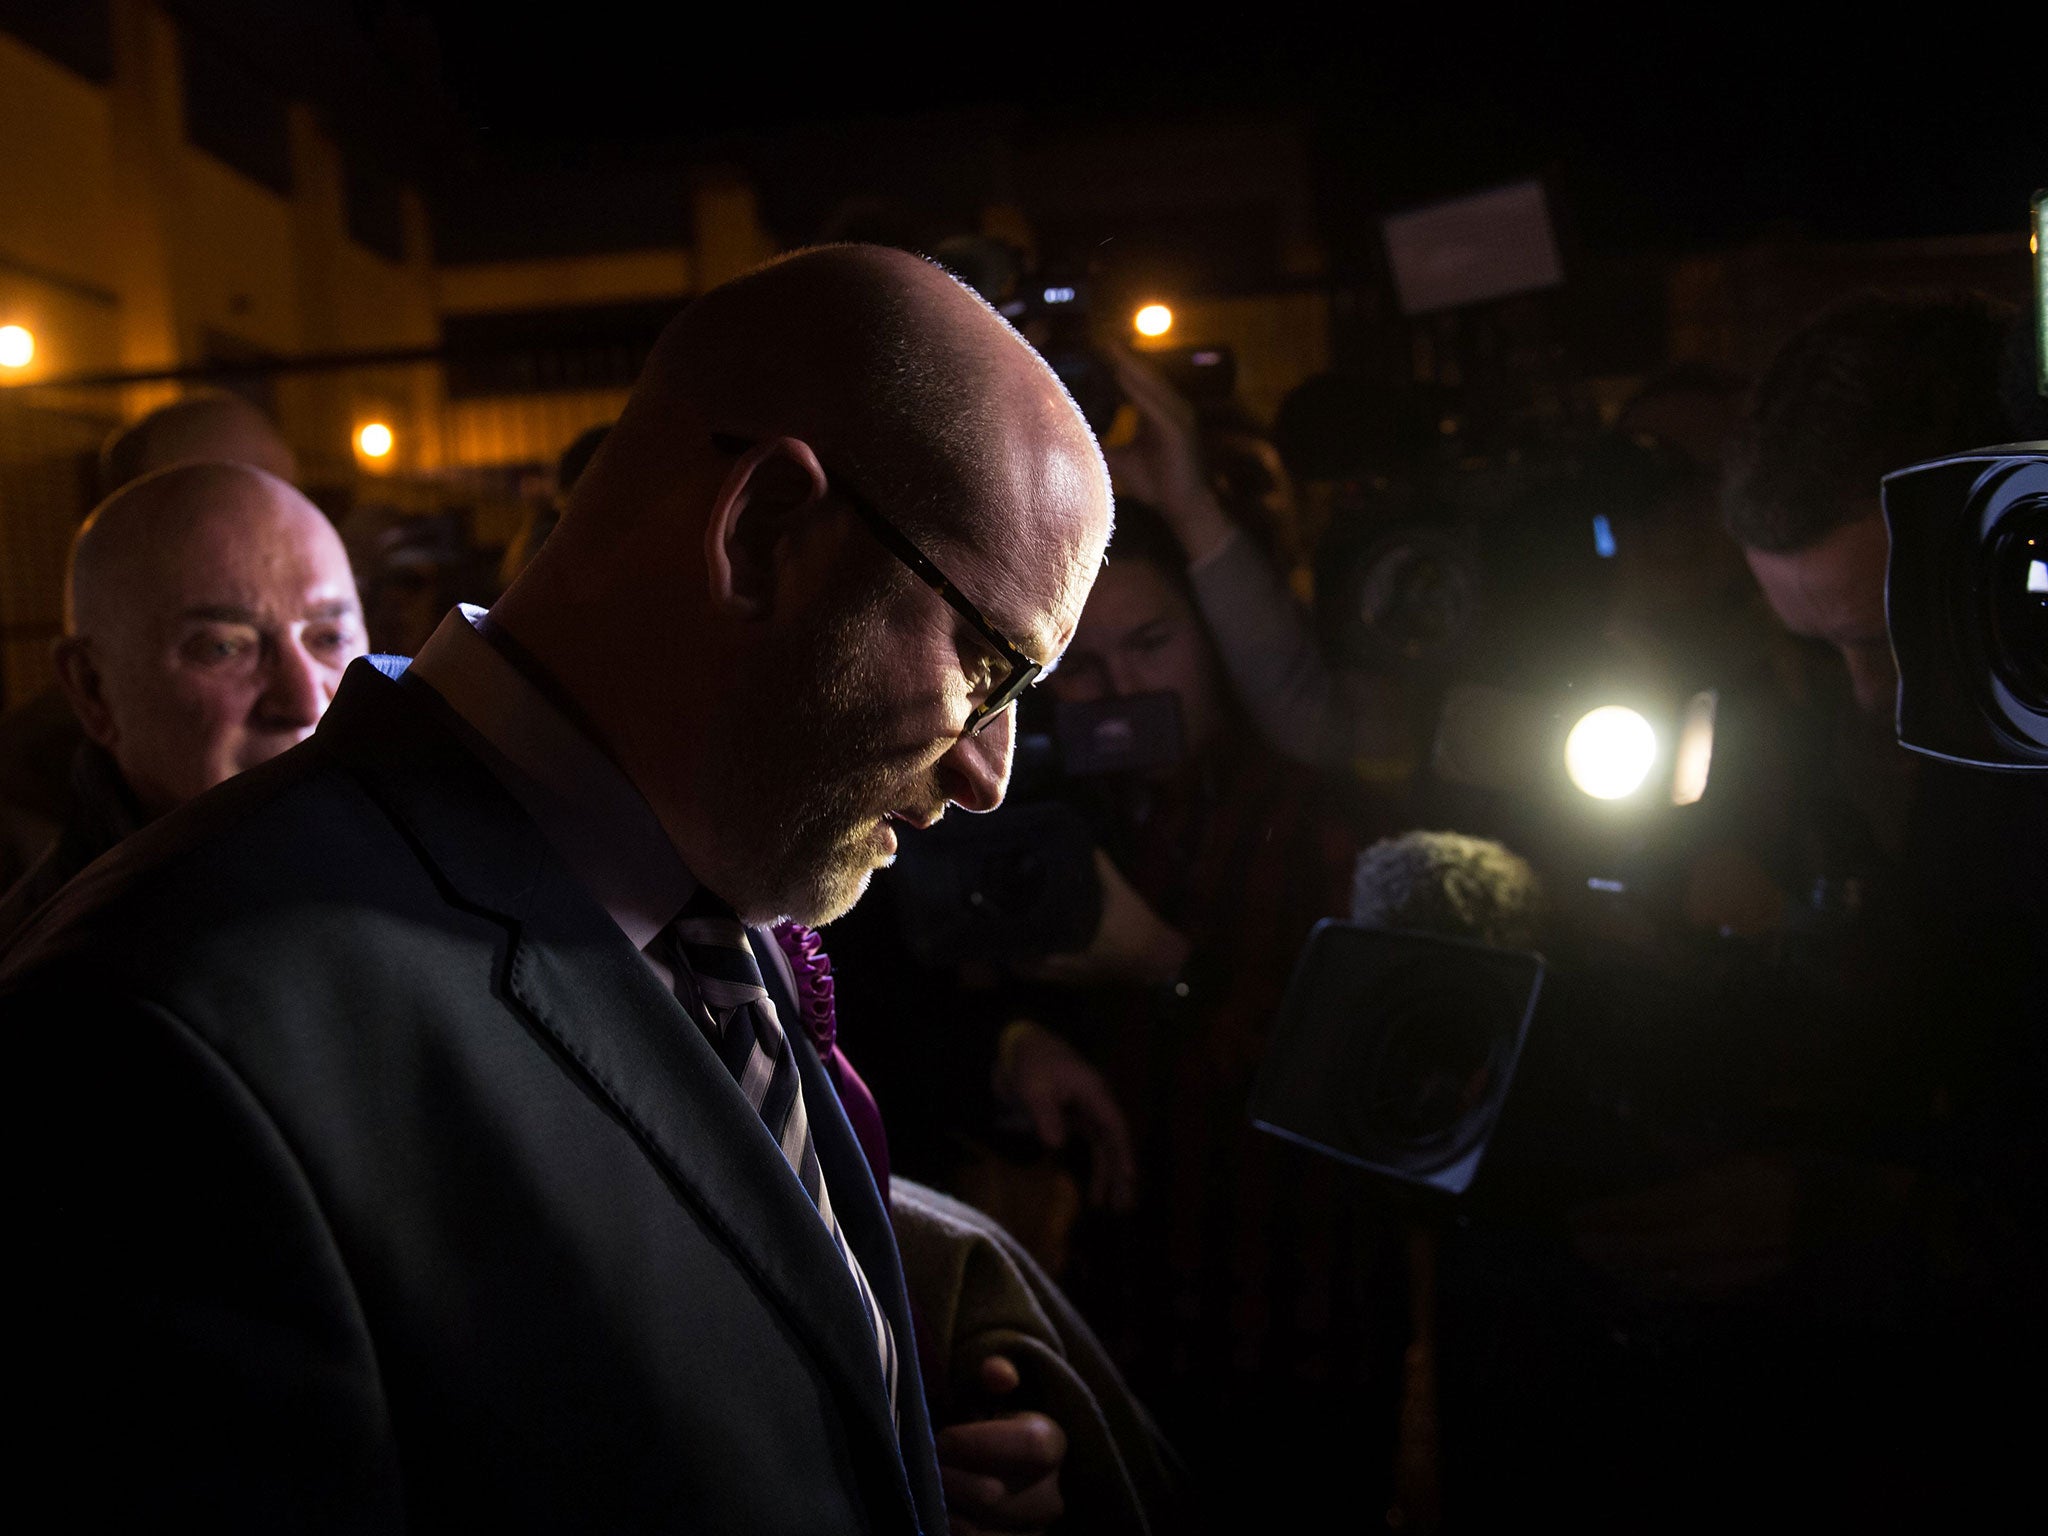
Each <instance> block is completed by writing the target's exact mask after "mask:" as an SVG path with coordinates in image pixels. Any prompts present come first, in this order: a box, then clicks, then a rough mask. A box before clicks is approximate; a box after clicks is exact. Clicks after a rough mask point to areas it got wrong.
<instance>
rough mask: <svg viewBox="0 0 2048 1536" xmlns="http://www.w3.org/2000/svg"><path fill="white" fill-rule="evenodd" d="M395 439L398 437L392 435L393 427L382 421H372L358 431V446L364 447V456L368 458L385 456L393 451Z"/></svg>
mask: <svg viewBox="0 0 2048 1536" xmlns="http://www.w3.org/2000/svg"><path fill="white" fill-rule="evenodd" d="M394 441H396V439H394V438H393V437H392V435H391V429H390V428H389V427H387V426H385V425H384V423H383V422H381V421H373V422H370V423H369V424H368V425H366V426H365V427H363V429H362V430H361V431H359V432H357V433H356V446H357V447H358V448H360V449H362V451H363V457H364V458H366V459H381V458H383V457H384V456H385V455H386V454H388V453H389V452H391V445H392V443H393V442H394Z"/></svg>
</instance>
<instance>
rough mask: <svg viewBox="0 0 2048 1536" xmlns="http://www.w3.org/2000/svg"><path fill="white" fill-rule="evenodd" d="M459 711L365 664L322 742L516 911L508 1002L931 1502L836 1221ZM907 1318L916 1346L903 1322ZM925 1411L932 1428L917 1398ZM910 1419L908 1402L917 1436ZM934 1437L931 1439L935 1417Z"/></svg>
mask: <svg viewBox="0 0 2048 1536" xmlns="http://www.w3.org/2000/svg"><path fill="white" fill-rule="evenodd" d="M446 715H447V711H446V706H445V705H442V704H441V703H440V701H439V699H438V698H437V697H436V696H435V695H433V694H432V693H431V691H429V690H425V689H421V688H416V687H411V686H407V685H404V684H399V683H395V682H391V681H389V680H388V679H386V678H384V677H381V676H379V675H377V673H376V672H374V671H372V670H371V669H370V668H369V667H367V666H366V665H363V664H357V665H355V666H352V667H351V668H350V671H349V675H348V677H347V678H346V679H345V680H344V682H343V685H342V688H341V690H340V692H339V693H338V694H337V696H336V698H335V701H334V705H333V706H332V708H330V710H329V711H328V714H327V717H326V719H325V720H324V721H323V723H322V725H321V727H320V732H319V740H320V741H321V742H322V743H323V744H324V746H325V747H326V749H327V750H330V751H333V752H334V753H335V754H336V755H337V756H338V757H339V758H341V759H342V760H343V761H345V762H346V763H347V764H348V766H349V767H351V768H352V769H354V770H355V771H356V772H357V774H358V776H359V778H361V780H362V781H363V782H364V784H365V786H366V787H367V788H368V789H369V790H370V792H371V793H372V794H373V795H374V796H375V797H376V798H377V799H378V801H379V802H380V803H381V804H382V805H383V806H384V808H385V810H386V811H387V813H389V814H390V815H392V816H393V818H394V819H395V820H397V821H398V822H399V824H400V825H401V826H402V827H404V828H405V829H406V830H407V832H408V833H409V834H410V836H411V837H412V838H413V840H414V841H415V843H416V844H417V846H418V847H419V848H420V850H421V852H422V854H423V855H424V857H425V858H426V859H427V860H428V861H430V862H431V863H432V864H433V865H435V866H436V867H437V868H438V870H439V871H440V873H441V875H442V877H443V878H444V880H445V881H446V883H447V884H448V886H450V887H451V888H452V889H453V891H454V892H455V893H456V895H457V896H458V897H459V898H460V899H461V900H462V901H464V902H465V903H467V904H472V905H474V906H475V907H478V908H481V909H483V910H485V911H488V912H491V913H494V914H495V915H497V916H499V917H501V918H503V919H504V920H505V921H506V922H507V924H508V925H509V927H510V929H511V934H512V947H511V953H510V959H509V963H508V965H507V969H506V982H505V984H506V988H507V990H508V992H509V994H510V1000H511V1001H512V1002H513V1003H514V1004H515V1005H516V1006H517V1007H518V1008H519V1009H520V1010H521V1011H522V1012H524V1013H525V1014H526V1015H527V1016H528V1017H529V1018H531V1019H532V1021H533V1022H534V1023H535V1024H536V1025H538V1026H539V1027H540V1028H541V1029H543V1030H545V1031H546V1032H547V1034H548V1035H549V1036H551V1037H552V1038H553V1040H554V1041H555V1042H556V1044H558V1045H559V1046H560V1048H561V1049H562V1051H563V1052H564V1053H565V1054H566V1056H567V1058H568V1060H570V1061H572V1062H574V1063H575V1064H576V1067H577V1069H578V1070H580V1072H581V1073H582V1074H583V1076H584V1077H585V1078H586V1080H587V1081H588V1082H589V1083H590V1085H591V1086H592V1087H594V1088H595V1089H596V1090H597V1091H598V1092H599V1093H600V1094H601V1095H602V1096H603V1098H604V1099H605V1100H606V1101H607V1102H609V1104H610V1105H611V1106H612V1108H613V1110H614V1111H615V1112H616V1113H617V1114H618V1115H619V1116H620V1118H621V1119H622V1120H623V1121H624V1123H625V1124H626V1125H627V1126H628V1127H629V1128H630V1129H631V1130H632V1132H633V1134H634V1135H635V1137H636V1138H637V1139H638V1141H639V1142H640V1145H641V1147H642V1149H643V1150H644V1151H645V1152H646V1154H647V1156H648V1157H649V1158H650V1159H652V1160H653V1162H654V1163H655V1165H656V1166H657V1167H658V1168H659V1169H660V1171H661V1172H662V1174H663V1175H664V1177H665V1178H666V1179H667V1181H668V1182H669V1183H670V1185H671V1186H672V1187H673V1188H674V1189H675V1190H676V1191H677V1193H678V1194H679V1195H680V1196H681V1198H682V1199H684V1200H685V1201H686V1202H687V1203H688V1204H689V1205H690V1206H691V1207H692V1208H693V1209H694V1210H695V1211H696V1213H697V1214H698V1216H699V1217H700V1218H701V1219H702V1220H703V1221H704V1222H705V1223H706V1225H707V1226H709V1227H710V1228H711V1229H712V1230H713V1231H714V1232H716V1233H717V1234H718V1236H719V1238H720V1239H721V1240H722V1242H723V1243H724V1244H725V1246H726V1247H727V1248H728V1249H729V1251H730V1252H731V1253H732V1254H733V1256H734V1257H735V1259H736V1260H737V1261H738V1262H739V1263H740V1264H741V1265H742V1266H743V1267H744V1268H745V1269H746V1270H747V1271H748V1272H749V1273H750V1274H751V1275H752V1276H753V1278H754V1280H755V1282H756V1283H757V1284H758V1285H759V1286H760V1287H761V1289H762V1290H763V1292H764V1293H765V1294H766V1295H767V1297H768V1298H769V1300H770V1301H771V1303H772V1304H773V1305H774V1306H775V1307H776V1308H777V1310H778V1311H779V1312H781V1313H782V1314H783V1316H784V1317H785V1319H786V1321H787V1322H788V1323H789V1325H790V1326H791V1328H792V1329H793V1330H794V1331H795V1332H796V1333H797V1334H798V1335H799V1336H800V1337H802V1338H804V1339H805V1340H806V1341H807V1342H808V1343H809V1344H810V1346H811V1348H812V1349H813V1350H814V1351H815V1353H816V1354H817V1356H818V1357H819V1359H820V1360H821V1361H822V1362H823V1363H824V1364H825V1366H826V1367H827V1368H828V1370H829V1372H830V1374H831V1375H832V1376H833V1377H834V1378H835V1380H836V1381H837V1384H838V1386H839V1388H840V1392H841V1396H842V1397H843V1399H844V1400H845V1403H846V1408H847V1415H848V1418H849V1420H850V1421H851V1422H853V1423H854V1424H856V1425H858V1426H859V1427H860V1430H861V1431H862V1432H863V1433H864V1434H865V1436H866V1438H867V1439H868V1440H869V1441H870V1450H871V1451H872V1452H873V1453H874V1454H875V1455H878V1456H880V1457H883V1458H885V1461H886V1465H887V1466H888V1467H890V1468H894V1469H895V1472H894V1477H893V1479H891V1478H887V1477H885V1478H883V1479H880V1480H879V1481H883V1482H891V1483H892V1484H893V1486H894V1487H895V1489H896V1491H897V1493H898V1495H899V1496H900V1498H901V1499H902V1500H903V1503H904V1505H905V1510H904V1513H905V1514H906V1515H914V1514H915V1513H916V1506H917V1505H919V1504H924V1505H925V1507H926V1508H928V1509H929V1508H935V1507H936V1506H935V1505H932V1504H929V1503H928V1502H927V1501H926V1500H924V1499H921V1498H920V1499H914V1498H913V1496H912V1494H911V1491H910V1488H909V1487H908V1486H907V1484H906V1483H905V1481H904V1476H903V1471H902V1457H901V1456H900V1454H899V1452H898V1450H897V1442H896V1433H895V1428H894V1426H893V1425H892V1424H891V1423H890V1422H889V1414H888V1402H887V1397H886V1394H885V1393H884V1391H883V1387H882V1380H881V1371H880V1367H879V1364H878V1362H877V1360H876V1358H875V1348H874V1335H873V1333H872V1331H871V1330H870V1328H869V1325H868V1320H867V1317H866V1315H865V1313H864V1312H863V1311H862V1308H861V1304H860V1301H859V1299H858V1297H857V1296H856V1295H855V1293H854V1289H853V1286H852V1284H851V1283H850V1281H849V1280H848V1279H847V1277H846V1268H845V1265H844V1264H843V1263H841V1261H840V1258H839V1255H838V1253H837V1252H836V1251H835V1250H834V1248H833V1246H832V1242H831V1239H830V1237H829V1236H827V1234H826V1232H825V1228H824V1224H823V1223H822V1222H820V1221H819V1220H818V1214H817V1211H816V1209H815V1208H814V1207H813V1206H812V1205H811V1203H810V1200H809V1198H808V1197H807V1196H806V1195H805V1194H804V1192H803V1189H802V1187H801V1186H800V1185H799V1184H798V1183H797V1182H796V1180H795V1178H794V1177H792V1175H791V1173H790V1170H789V1166H788V1164H787V1163H785V1162H784V1161H783V1158H782V1154H781V1152H780V1150H779V1149H778V1148H777V1147H776V1145H775V1142H774V1140H773V1138H772V1137H771V1136H770V1135H769V1134H768V1130H767V1127H766V1126H765V1125H763V1124H762V1122H761V1118H760V1116H759V1115H758V1114H756V1113H755V1112H754V1111H753V1110H752V1109H751V1107H750V1106H749V1105H748V1104H747V1102H746V1100H745V1098H744V1097H742V1096H741V1095H740V1094H739V1093H738V1092H737V1091H736V1088H735V1085H734V1084H733V1081H732V1078H731V1075H730V1074H729V1073H728V1072H727V1071H726V1069H725V1066H724V1064H723V1063H722V1062H720V1061H719V1059H718V1057H717V1056H716V1054H715V1053H714V1052H713V1051H712V1049H711V1046H710V1044H709V1042H707V1041H706V1040H705V1039H704V1036H703V1034H702V1032H701V1031H700V1030H699V1029H698V1028H697V1026H696V1025H695V1023H694V1022H693V1021H692V1020H691V1019H690V1018H689V1017H688V1015H686V1014H685V1013H684V1012H683V1009H682V1006H681V1004H679V1003H678V1002H677V1001H676V999H675V998H674V996H673V995H671V994H670V993H669V992H668V990H667V989H666V988H664V987H663V986H662V985H661V983H660V981H659V979H658V978H657V977H656V976H655V974H654V973H653V971H652V970H650V969H649V968H648V966H647V964H646V962H645V960H643V959H642V957H641V956H640V955H639V954H637V953H636V952H635V951H634V950H633V948H632V946H631V945H630V944H629V943H628V942H627V940H626V938H625V936H624V935H623V934H621V933H620V932H619V930H618V927H617V926H616V925H615V924H614V923H613V922H612V920H611V918H610V917H609V916H608V915H607V914H606V913H605V911H604V910H603V908H602V907H600V906H599V905H598V904H597V902H596V901H595V900H594V899H592V898H591V897H590V896H589V895H587V894H586V893H585V892H584V891H583V890H582V889H581V887H580V886H578V885H577V884H576V883H575V881H574V880H573V879H572V878H571V876H570V875H569V873H568V871H567V869H566V868H564V867H563V866H562V864H561V863H560V861H559V860H558V859H557V858H556V857H555V855H554V853H553V851H552V850H551V849H550V848H549V847H548V845H547V842H546V839H545V838H544V837H543V836H542V835H541V833H540V830H539V828H537V827H536V826H535V825H534V824H533V821H532V819H531V818H530V817H528V816H527V814H526V813H525V811H524V810H523V809H521V808H520V806H519V805H518V803H517V802H516V801H514V800H513V799H512V797H511V796H510V795H509V794H508V793H507V792H506V791H505V790H504V789H503V788H502V787H501V786H500V785H499V784H498V783H497V781H496V780H495V779H493V778H492V777H491V776H490V775H489V773H488V772H487V771H485V769H484V768H483V767H482V765H481V764H480V763H479V762H478V761H477V760H476V759H475V758H474V757H473V756H472V755H471V754H470V753H469V752H467V751H466V750H465V749H464V748H463V747H462V746H461V745H460V743H459V740H458V738H457V736H456V734H455V729H454V727H453V725H452V724H451V723H450V721H449V719H447V718H444V717H446ZM797 1034H798V1035H799V1036H800V1034H801V1031H798V1032H797ZM797 1059H798V1063H799V1070H800V1071H801V1072H802V1074H803V1082H804V1092H805V1098H806V1102H807V1104H808V1105H809V1106H811V1112H812V1116H813V1121H814V1123H815V1122H817V1121H820V1120H823V1121H827V1122H829V1123H830V1126H831V1129H830V1131H829V1132H827V1133H826V1134H824V1135H821V1136H820V1137H819V1156H820V1159H821V1160H822V1161H824V1162H825V1166H826V1168H827V1177H828V1178H830V1179H832V1180H833V1181H834V1182H833V1188H834V1190H835V1192H836V1191H837V1190H838V1189H839V1188H840V1187H841V1183H842V1182H843V1181H846V1180H849V1179H851V1178H853V1177H854V1176H855V1175H856V1173H858V1172H859V1170H854V1169H850V1168H849V1167H848V1166H847V1152H848V1149H849V1148H853V1149H854V1160H855V1161H856V1162H857V1161H858V1160H859V1159H858V1151H857V1148H854V1144H853V1140H852V1131H851V1129H850V1128H849V1127H848V1126H847V1124H846V1120H845V1116H844V1115H843V1114H842V1113H841V1112H840V1111H839V1109H838V1101H837V1097H836V1096H835V1095H834V1094H833V1093H832V1091H831V1088H830V1087H829V1085H827V1084H826V1082H825V1079H824V1073H823V1071H822V1069H821V1068H820V1067H819V1065H818V1062H817V1058H816V1056H815V1055H814V1054H813V1053H811V1052H810V1050H809V1049H808V1043H807V1042H806V1043H805V1044H804V1045H802V1046H800V1047H799V1050H798V1058H797ZM827 1105H829V1106H830V1109H829V1111H827V1110H826V1108H825V1107H826V1106H827ZM828 1143H829V1144H830V1146H831V1152H830V1153H829V1155H828V1153H827V1150H826V1147H827V1144H828ZM861 1176H863V1177H864V1173H863V1174H861ZM850 1203H851V1204H852V1205H854V1206H857V1207H859V1208H860V1217H861V1221H860V1227H859V1229H858V1230H857V1231H856V1229H855V1228H853V1227H851V1226H849V1227H848V1229H847V1235H848V1240H849V1241H850V1242H853V1243H855V1244H856V1251H857V1252H858V1253H859V1254H860V1257H861V1261H862V1263H863V1264H866V1263H868V1262H869V1255H870V1253H871V1252H874V1251H875V1249H876V1244H875V1242H874V1236H875V1234H874V1231H873V1226H874V1220H875V1217H876V1213H877V1212H878V1210H879V1206H880V1201H879V1199H878V1198H877V1197H876V1196H875V1194H874V1191H873V1185H872V1183H869V1184H868V1185H867V1190H866V1198H865V1199H857V1200H854V1201H852V1202H850ZM882 1251H883V1252H885V1253H886V1255H887V1260H886V1263H884V1261H883V1258H882V1254H881V1253H877V1255H876V1260H875V1262H876V1265H877V1268H876V1269H875V1270H870V1275H871V1276H872V1277H874V1278H875V1279H876V1280H877V1281H878V1282H881V1283H885V1284H886V1285H887V1288H888V1295H889V1301H888V1302H887V1303H885V1305H886V1306H888V1307H889V1309H890V1317H891V1323H892V1325H897V1319H898V1316H899V1315H901V1314H903V1311H904V1309H903V1307H902V1303H901V1295H902V1279H901V1272H900V1269H899V1268H898V1266H897V1265H896V1263H895V1253H894V1247H893V1243H885V1244H884V1245H883V1249H882ZM884 1275H886V1276H887V1280H886V1282H882V1280H881V1277H882V1276H884ZM900 1326H901V1327H902V1329H903V1331H902V1332H901V1333H900V1334H899V1338H900V1339H902V1340H904V1341H905V1342H906V1344H907V1341H908V1339H909V1337H910V1335H909V1329H908V1320H907V1316H904V1320H903V1322H902V1323H901V1325H900ZM907 1358H908V1351H907V1349H906V1359H907ZM905 1375H906V1379H907V1382H908V1390H907V1391H906V1392H905V1394H904V1396H905V1397H906V1398H912V1397H916V1396H917V1395H918V1393H917V1389H916V1385H915V1383H916V1377H915V1374H914V1372H913V1371H906V1373H905ZM916 1419H917V1421H918V1423H919V1425H920V1426H923V1424H924V1416H923V1410H922V1404H921V1403H920V1404H919V1406H918V1409H917V1413H916ZM910 1421H911V1414H910V1413H909V1412H908V1411H907V1410H906V1413H905V1428H906V1430H907V1429H908V1428H909V1426H910ZM922 1433H923V1435H924V1437H925V1438H924V1442H923V1443H925V1444H929V1430H928V1428H925V1429H923V1430H922ZM913 1443H917V1442H913ZM919 1481H920V1483H923V1482H925V1481H926V1479H924V1478H920V1479H919ZM921 1491H922V1490H921Z"/></svg>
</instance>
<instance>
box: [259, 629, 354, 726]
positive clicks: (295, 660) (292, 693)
mask: <svg viewBox="0 0 2048 1536" xmlns="http://www.w3.org/2000/svg"><path fill="white" fill-rule="evenodd" d="M335 685H336V679H335V677H334V674H333V671H332V669H331V668H329V667H325V666H323V665H321V663H320V661H319V660H318V658H316V657H315V656H313V655H312V654H311V653H310V652H309V651H307V649H306V648H305V646H304V645H302V644H300V643H299V641H298V639H297V638H296V637H291V638H287V639H284V640H281V641H279V642H278V644H277V646H276V647H275V648H274V649H273V650H272V651H271V656H270V672H269V676H268V677H267V678H266V679H265V682H264V688H263V694H262V697H261V698H260V699H259V700H258V701H257V708H258V710H259V712H260V714H261V717H262V719H263V722H264V723H265V724H266V725H269V726H272V727H274V728H276V729H279V730H305V729H307V728H309V727H311V726H315V725H318V724H319V723H320V717H321V716H322V715H323V714H325V713H326V712H327V705H328V702H329V701H330V700H331V699H332V698H333V697H334V689H335Z"/></svg>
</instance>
